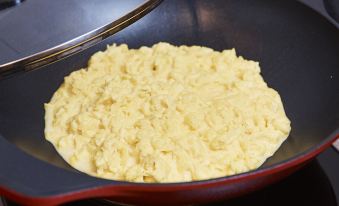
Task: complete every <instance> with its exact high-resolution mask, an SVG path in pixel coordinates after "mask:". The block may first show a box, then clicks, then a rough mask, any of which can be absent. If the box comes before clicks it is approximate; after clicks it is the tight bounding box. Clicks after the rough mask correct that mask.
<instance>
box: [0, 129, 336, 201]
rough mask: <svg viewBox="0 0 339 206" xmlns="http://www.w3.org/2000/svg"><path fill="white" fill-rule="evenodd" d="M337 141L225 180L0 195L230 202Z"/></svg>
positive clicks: (22, 198)
mask: <svg viewBox="0 0 339 206" xmlns="http://www.w3.org/2000/svg"><path fill="white" fill-rule="evenodd" d="M337 139H339V135H337V136H335V137H334V138H333V139H330V140H329V141H327V142H325V143H323V144H322V145H319V147H317V148H315V149H313V150H312V151H309V152H307V153H305V154H304V155H301V156H298V157H296V158H294V159H291V160H289V161H287V162H284V163H281V164H278V165H276V166H274V167H269V168H267V169H262V170H257V171H253V172H249V173H245V174H240V175H235V176H232V177H228V178H220V179H215V180H209V181H201V182H194V183H178V184H159V185H154V184H153V185H147V184H135V186H106V187H98V188H93V189H88V190H82V191H76V192H72V193H66V194H63V195H59V196H50V197H29V196H25V195H23V194H19V193H17V192H15V191H11V190H8V189H6V188H2V187H0V193H1V194H4V196H6V197H7V198H9V199H11V200H14V201H15V202H18V203H20V204H23V205H36V206H43V205H58V204H61V203H66V202H69V201H75V200H80V199H86V198H107V199H109V200H112V201H114V202H121V203H125V204H126V203H127V204H138V205H159V204H161V205H187V204H193V203H194V204H197V203H200V204H201V203H207V202H213V201H218V200H222V199H229V198H234V197H238V196H241V195H243V194H246V193H249V192H252V191H255V190H258V189H261V188H263V187H265V186H267V185H270V184H272V183H275V182H277V181H279V180H281V179H283V178H285V177H287V176H288V175H290V174H292V173H293V172H295V171H297V170H298V169H300V168H301V167H302V166H304V165H305V164H307V163H308V162H309V161H311V160H312V159H313V158H315V157H316V156H317V155H318V154H319V153H321V152H322V151H324V150H325V149H326V148H328V147H330V146H331V144H332V143H333V142H334V141H335V140H337Z"/></svg>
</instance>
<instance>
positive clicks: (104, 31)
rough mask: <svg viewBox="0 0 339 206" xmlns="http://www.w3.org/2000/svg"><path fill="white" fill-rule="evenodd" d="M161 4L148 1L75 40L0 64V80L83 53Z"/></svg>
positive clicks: (157, 0) (152, 0)
mask: <svg viewBox="0 0 339 206" xmlns="http://www.w3.org/2000/svg"><path fill="white" fill-rule="evenodd" d="M161 2H162V0H149V1H147V2H146V3H143V4H142V5H140V6H138V7H137V8H136V9H134V10H132V11H131V12H129V13H127V14H126V15H124V16H123V17H121V18H119V19H118V20H116V21H114V22H111V23H109V24H106V25H104V26H102V27H99V28H97V29H95V30H93V31H90V32H88V33H86V34H83V35H81V36H79V37H77V38H74V39H72V40H69V41H67V42H65V43H62V44H59V45H57V46H55V47H52V48H50V49H46V50H44V51H41V52H38V53H36V54H33V55H30V56H27V57H24V58H21V59H18V60H15V61H11V62H8V63H5V64H0V79H3V78H7V77H9V76H12V75H14V74H17V73H22V72H27V71H32V70H35V69H37V68H39V67H42V66H44V65H47V64H50V63H53V62H56V61H58V60H60V59H63V58H66V57H68V56H71V55H73V54H75V53H78V52H80V51H83V50H85V49H87V48H89V47H91V46H93V45H95V44H96V43H98V42H100V41H102V40H103V39H106V38H107V37H109V36H111V35H112V34H114V33H116V32H118V31H120V30H122V29H123V28H125V27H127V26H129V25H131V24H132V23H134V22H135V21H137V20H138V19H140V18H141V17H143V16H145V15H146V14H147V13H149V12H150V11H151V10H153V9H154V8H155V7H157V6H158V5H159V4H160V3H161Z"/></svg>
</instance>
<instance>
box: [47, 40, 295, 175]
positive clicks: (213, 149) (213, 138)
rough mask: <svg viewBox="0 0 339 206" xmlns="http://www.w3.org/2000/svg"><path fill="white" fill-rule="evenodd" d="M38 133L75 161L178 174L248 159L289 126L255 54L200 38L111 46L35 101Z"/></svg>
mask: <svg viewBox="0 0 339 206" xmlns="http://www.w3.org/2000/svg"><path fill="white" fill-rule="evenodd" d="M45 110H46V115H45V123H46V126H45V136H46V139H47V140H48V141H50V142H51V143H52V144H53V145H54V146H55V148H56V149H57V151H58V152H59V153H60V155H61V156H62V157H63V158H64V159H65V160H66V161H67V162H68V163H69V164H70V165H72V166H73V167H75V168H76V169H78V170H80V171H83V172H85V173H88V174H90V175H93V176H97V177H102V178H107V179H114V180H125V181H132V182H182V181H194V180H203V179H209V178H215V177H222V176H227V175H233V174H237V173H242V172H246V171H249V170H253V169H256V168H258V167H259V166H260V165H261V164H262V163H263V162H264V161H265V160H266V159H267V158H268V157H270V156H271V155H272V154H273V153H274V152H275V151H276V150H277V149H278V147H279V146H280V145H281V144H282V142H283V141H284V140H285V139H286V138H287V136H288V135H289V132H290V130H291V127H290V121H289V119H288V118H287V117H286V115H285V112H284V108H283V105H282V102H281V99H280V96H279V94H278V93H277V92H276V91H275V90H273V89H271V88H269V87H267V85H266V83H265V82H264V81H263V78H262V77H261V75H260V68H259V64H258V62H254V61H249V60H245V59H243V58H242V57H237V56H236V53H235V50H225V51H222V52H218V51H214V50H212V49H210V48H206V47H200V46H191V47H188V46H180V47H176V46H172V45H170V44H167V43H158V44H156V45H154V46H153V47H151V48H149V47H141V48H140V49H128V47H127V45H120V46H117V45H112V46H109V47H108V48H107V50H106V51H104V52H97V53H96V54H94V55H93V56H92V57H91V59H90V61H89V64H88V67H87V68H85V69H81V70H79V71H75V72H73V73H71V74H70V75H69V76H67V77H65V81H64V83H63V84H62V85H61V87H60V88H59V89H58V90H57V91H56V92H55V94H54V96H53V98H52V99H51V101H50V103H48V104H45Z"/></svg>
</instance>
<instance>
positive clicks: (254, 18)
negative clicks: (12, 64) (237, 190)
mask: <svg viewBox="0 0 339 206" xmlns="http://www.w3.org/2000/svg"><path fill="white" fill-rule="evenodd" d="M220 2H223V3H220ZM160 41H165V42H170V43H172V44H176V45H181V44H186V45H202V46H208V47H212V48H214V49H216V50H223V49H230V48H236V50H237V53H238V54H239V55H242V56H244V57H245V58H247V59H252V60H256V61H259V62H260V66H261V69H262V75H263V77H264V79H265V81H266V82H267V83H268V85H269V86H271V87H273V88H274V89H276V90H277V91H279V93H280V95H281V97H282V100H283V103H284V106H285V110H286V113H287V116H288V117H289V118H290V120H291V122H292V131H291V134H290V136H289V138H288V139H287V141H286V142H285V143H284V144H283V145H282V147H281V148H280V149H279V150H278V152H277V153H276V154H275V155H274V156H273V157H272V158H270V159H269V160H268V161H267V162H266V163H265V164H264V166H263V167H270V166H272V165H273V164H276V163H279V162H281V161H286V160H288V159H290V158H295V157H296V156H297V155H299V154H301V153H303V152H305V151H307V150H310V149H314V148H316V147H317V146H318V145H319V144H320V143H321V142H323V141H326V140H329V138H332V139H333V138H334V137H335V135H338V128H339V32H338V29H337V28H336V27H335V26H333V25H332V24H330V23H329V22H328V21H327V20H326V19H325V18H323V17H321V16H320V15H319V14H317V13H316V12H315V11H313V10H311V9H309V8H307V7H306V6H304V5H302V4H301V3H298V2H296V1H292V0H285V1H271V0H256V1H247V0H236V1H232V0H226V1H225V0H210V1H204V0H196V1H190V0H188V1H181V0H175V1H169V0H168V1H164V2H163V3H162V4H161V5H160V6H159V7H158V8H157V9H155V10H154V11H152V12H151V13H150V14H149V15H147V16H146V17H144V18H143V19H141V20H140V21H138V22H137V23H135V24H133V25H131V26H129V27H127V28H126V29H125V30H123V31H120V32H119V33H117V34H116V35H114V36H113V37H112V38H109V39H107V40H105V41H104V42H102V43H100V44H98V45H96V46H94V47H92V48H91V49H88V50H86V51H84V52H82V53H79V54H76V55H74V56H72V57H70V58H67V59H65V60H61V61H59V62H56V63H53V64H51V65H48V66H45V67H43V68H41V69H39V70H37V71H33V72H29V73H25V74H22V75H18V76H15V77H11V78H8V79H4V80H1V81H0V135H1V136H0V138H4V139H5V140H6V141H8V142H10V143H12V144H14V145H15V146H17V147H19V148H20V149H22V150H24V151H25V152H26V153H28V154H29V155H32V156H34V157H36V158H38V159H40V160H44V161H46V162H48V163H50V164H53V165H56V166H58V167H61V168H66V169H69V170H73V169H72V168H70V167H69V166H68V165H67V164H66V163H65V162H64V161H63V160H62V159H61V157H60V156H59V155H58V154H57V153H56V151H55V150H54V148H53V147H52V145H51V144H49V143H48V142H47V141H45V139H44V134H43V130H44V109H43V104H44V103H46V102H48V101H49V100H50V98H51V96H52V95H53V93H54V91H56V89H57V88H58V87H59V86H60V84H61V83H62V82H63V78H64V77H65V76H66V75H68V74H69V73H70V72H72V71H75V70H77V69H79V68H82V67H85V66H86V63H87V60H88V58H89V57H90V55H91V54H93V53H94V52H96V51H98V50H104V49H105V47H106V45H107V44H112V43H118V44H119V43H127V44H128V45H129V46H130V47H132V48H138V47H140V46H142V45H148V46H151V45H152V44H154V43H157V42H160ZM79 177H80V176H79ZM32 178H34V177H32Z"/></svg>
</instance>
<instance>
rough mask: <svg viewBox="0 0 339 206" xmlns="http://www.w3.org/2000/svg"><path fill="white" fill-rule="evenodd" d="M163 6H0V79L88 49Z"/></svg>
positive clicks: (85, 1)
mask: <svg viewBox="0 0 339 206" xmlns="http://www.w3.org/2000/svg"><path fill="white" fill-rule="evenodd" d="M5 1H9V0H5ZM160 1H161V0H127V1H126V0H100V1H93V0H57V1H55V0H25V1H23V2H22V3H20V4H16V6H12V7H8V3H7V4H6V6H4V7H1V5H0V9H1V10H0V79H1V78H3V77H6V76H9V75H11V74H14V73H17V72H22V71H28V70H33V69H35V68H37V67H39V66H42V65H45V64H48V63H51V62H54V61H56V60H58V59H61V58H64V57H66V56H69V55H71V54H73V53H76V52H79V51H81V50H84V49H86V48H88V47H90V46H92V45H94V44H95V43H97V42H99V41H101V40H102V39H104V38H106V37H108V36H110V35H112V34H114V33H116V32H118V31H119V30H121V29H123V28H125V27H126V26H128V25H130V24H132V23H133V22H135V21H136V20H138V19H139V18H141V17H143V16H144V15H145V14H147V13H148V12H149V11H151V10H152V9H153V8H155V7H156V6H157V5H158V4H159V3H160ZM15 2H19V1H18V0H16V1H15ZM0 4H1V0H0ZM13 5H15V4H14V3H13Z"/></svg>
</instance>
